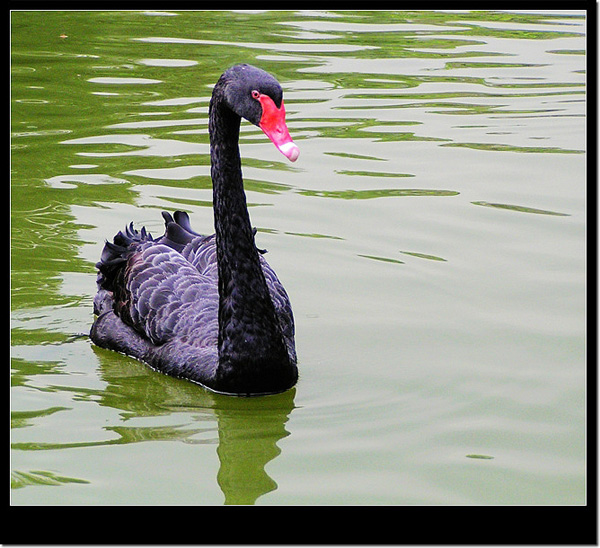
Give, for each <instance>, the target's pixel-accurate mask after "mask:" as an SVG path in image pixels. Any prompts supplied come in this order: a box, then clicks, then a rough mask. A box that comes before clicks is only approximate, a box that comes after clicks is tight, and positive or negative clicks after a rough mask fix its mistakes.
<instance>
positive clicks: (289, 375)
mask: <svg viewBox="0 0 600 548" xmlns="http://www.w3.org/2000/svg"><path fill="white" fill-rule="evenodd" d="M241 118H245V119H246V120H248V121H249V122H251V123H253V124H255V125H257V126H258V127H260V128H261V129H262V130H263V131H264V133H265V134H266V135H267V136H268V137H269V139H270V140H271V141H272V142H273V143H274V144H275V146H276V147H277V148H278V149H279V150H280V151H281V152H282V153H283V154H284V155H285V156H286V157H287V158H288V159H289V160H291V161H292V162H294V161H295V160H296V159H297V158H298V155H299V151H298V147H297V146H296V145H295V144H294V142H293V141H292V139H291V137H290V135H289V132H288V129H287V126H286V123H285V107H284V105H283V92H282V90H281V86H280V85H279V83H278V82H277V80H275V78H273V77H272V76H271V75H270V74H268V73H267V72H265V71H263V70H261V69H258V68H256V67H253V66H250V65H246V64H243V65H236V66H234V67H231V68H230V69H228V70H226V71H225V72H224V73H223V74H222V75H221V77H220V78H219V80H218V82H217V84H216V85H215V87H214V89H213V93H212V98H211V101H210V106H209V124H208V128H209V133H210V159H211V177H212V182H213V207H214V221H215V232H216V233H215V234H213V235H212V236H202V235H200V234H198V233H196V232H194V230H192V228H191V226H190V221H189V217H188V215H187V213H184V212H182V211H176V212H175V214H174V215H173V216H171V215H170V214H169V213H166V212H163V214H162V215H163V218H164V220H165V233H164V235H163V236H161V237H160V238H156V239H154V238H152V236H151V235H150V234H149V233H148V232H147V231H146V230H145V228H142V229H141V230H140V231H137V230H135V229H134V228H133V223H131V224H130V225H129V226H128V227H126V228H125V231H124V232H123V231H122V232H119V233H118V234H117V235H116V236H115V237H114V240H113V243H111V242H106V244H105V246H104V249H103V251H102V256H101V259H100V261H99V262H98V263H97V264H96V268H97V269H98V271H99V272H98V278H97V285H98V292H97V294H96V296H95V298H94V313H95V314H96V315H97V318H96V320H95V322H94V324H93V326H92V329H91V332H90V337H91V339H92V341H93V342H94V343H95V344H96V345H98V346H101V347H103V348H108V349H110V350H116V351H118V352H122V353H124V354H127V355H128V356H133V357H135V358H137V359H139V360H141V361H143V362H145V363H147V364H148V365H150V366H151V367H152V368H154V369H157V370H159V371H162V372H163V373H166V374H169V375H172V376H174V377H179V378H184V379H188V380H190V381H193V382H196V383H199V384H201V385H203V386H204V387H206V388H208V389H210V390H212V391H215V392H219V393H225V394H235V395H259V394H272V393H277V392H283V391H285V390H287V389H289V388H291V387H292V386H294V385H295V384H296V381H297V379H298V369H297V366H296V350H295V343H294V319H293V315H292V308H291V305H290V301H289V298H288V296H287V293H286V292H285V289H284V288H283V286H282V285H281V282H280V281H279V279H278V278H277V276H276V275H275V272H274V271H273V270H272V269H271V267H270V266H269V265H268V264H267V261H266V260H265V259H264V257H263V253H264V251H261V250H259V249H257V247H256V245H255V243H254V235H255V232H256V231H255V230H253V229H252V226H251V224H250V218H249V215H248V208H247V206H246V195H245V193H244V187H243V181H242V171H241V160H240V153H239V148H238V141H239V131H240V122H241Z"/></svg>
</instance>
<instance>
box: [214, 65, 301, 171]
mask: <svg viewBox="0 0 600 548" xmlns="http://www.w3.org/2000/svg"><path fill="white" fill-rule="evenodd" d="M223 78H224V79H225V81H226V82H227V84H226V86H225V98H226V100H227V104H228V105H229V107H230V108H231V110H233V111H234V112H235V113H236V114H238V115H239V116H241V117H242V118H245V119H246V120H248V121H249V122H250V123H252V124H254V125H255V126H258V127H259V128H260V129H262V130H263V131H264V133H265V135H266V136H267V137H268V138H269V139H270V140H271V141H272V142H273V144H274V145H275V146H276V147H277V148H278V149H279V151H280V152H281V153H282V154H283V155H284V156H285V157H286V158H288V159H289V160H290V161H292V162H295V161H296V160H297V159H298V156H299V155H300V150H299V149H298V147H297V146H296V144H295V143H294V141H292V138H291V137H290V132H289V131H288V128H287V125H286V123H285V106H284V104H283V91H282V90H281V86H280V85H279V82H278V81H277V80H275V78H273V76H271V75H270V74H269V73H268V72H265V71H264V70H261V69H259V68H256V67H253V66H252V65H235V66H234V67H231V68H230V69H229V70H227V71H226V72H225V73H224V74H223Z"/></svg>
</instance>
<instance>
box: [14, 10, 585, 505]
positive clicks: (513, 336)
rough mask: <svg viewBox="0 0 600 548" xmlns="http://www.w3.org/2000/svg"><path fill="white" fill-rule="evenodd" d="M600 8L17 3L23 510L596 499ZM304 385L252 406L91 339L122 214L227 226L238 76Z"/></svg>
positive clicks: (252, 188) (258, 212)
mask: <svg viewBox="0 0 600 548" xmlns="http://www.w3.org/2000/svg"><path fill="white" fill-rule="evenodd" d="M585 51H586V14H585V12H577V11H561V12H554V13H553V12H485V11H480V12H458V11H457V12H452V11H444V12H435V11H422V12H402V11H400V12H382V11H380V12H367V11H363V12H328V11H323V12H319V11H306V12H303V11H298V12H293V11H287V12H221V11H216V12H211V11H204V12H193V11H188V12H177V13H169V12H141V11H140V12H136V11H128V12H99V11H98V12H84V11H82V12H61V11H53V12H25V11H16V12H12V13H11V74H12V77H11V130H12V139H11V147H12V154H11V170H12V171H11V174H12V175H11V187H10V188H11V203H10V207H11V319H12V332H11V333H12V335H11V337H12V338H11V343H12V346H11V362H12V389H11V409H12V431H11V442H12V451H11V470H12V475H11V479H12V481H11V486H12V491H11V500H12V504H14V505H31V504H39V505H115V504H131V505H134V504H135V505H156V504H159V505H171V504H182V505H222V504H263V505H356V504H364V505H378V504H391V505H583V504H585V503H586V502H587V498H586V497H587V493H586V482H587V478H586V363H585V353H586V323H585V322H586V308H585V303H586V296H585V292H586V278H585V265H586V257H585V251H586V248H585V238H586V153H585V151H586V136H585V132H586V117H585V114H586V70H585V67H586V55H585ZM238 62H249V63H252V64H255V65H257V66H260V67H262V68H264V69H266V70H267V71H269V72H271V73H272V74H274V75H275V76H276V77H277V78H278V80H279V81H280V82H281V84H282V87H283V89H284V93H285V101H286V109H287V113H288V115H287V118H288V126H289V129H290V133H291V134H292V136H293V138H294V140H295V142H296V143H297V144H298V146H299V147H300V151H301V155H300V158H299V160H298V161H297V162H296V163H295V164H290V163H288V162H287V161H286V159H285V158H284V157H283V156H282V155H280V154H279V153H278V152H277V150H276V149H275V148H274V147H273V146H272V144H271V143H269V142H268V141H267V140H266V139H265V138H264V136H263V135H262V132H261V131H260V130H259V129H258V128H255V127H253V126H251V125H250V124H244V125H243V126H242V132H241V153H242V158H243V160H242V161H243V166H244V177H245V183H246V189H247V194H248V203H249V206H250V214H251V218H252V223H253V225H254V226H256V227H257V228H258V231H259V233H258V236H257V245H258V246H259V247H261V248H263V247H264V248H267V249H268V250H269V262H270V264H271V265H272V266H273V267H274V268H275V269H276V271H277V272H278V275H279V277H280V279H281V280H282V282H283V283H284V285H285V287H286V289H287V291H288V293H289V294H290V298H291V300H292V305H293V308H294V313H295V318H296V324H297V350H298V355H299V360H300V361H299V367H300V381H299V383H298V385H297V387H296V388H295V389H294V390H292V391H289V392H287V393H285V394H280V395H277V396H271V397H264V398H255V399H238V398H230V397H225V396H218V395H215V394H211V393H208V392H206V391H204V390H203V389H202V388H200V387H198V386H194V385H192V384H190V383H187V382H185V381H180V380H175V379H172V378H168V377H165V376H163V375H161V374H159V373H156V372H154V371H152V370H150V369H149V368H147V367H146V366H144V365H143V364H141V363H139V362H137V361H135V360H132V359H129V358H127V357H124V356H122V355H119V354H115V353H111V352H108V351H105V350H102V349H98V348H96V347H94V346H93V345H92V344H91V343H90V341H89V339H87V337H86V334H87V333H88V332H89V327H90V325H91V323H92V321H93V315H92V299H93V296H94V292H95V277H96V273H95V269H94V263H95V262H96V261H97V260H98V258H99V256H100V252H101V249H102V246H103V243H104V240H105V239H107V238H111V237H112V236H113V235H114V234H115V233H116V232H117V231H118V230H120V229H121V228H123V227H124V226H125V224H126V223H129V222H130V221H134V222H135V224H136V226H138V227H139V226H142V225H145V226H147V227H148V229H149V230H150V231H151V232H153V233H154V234H160V233H161V231H162V218H161V216H160V211H161V210H163V209H168V210H174V209H184V210H186V211H188V212H189V213H190V216H191V218H192V223H193V226H194V227H195V228H196V230H199V231H201V232H205V233H212V231H213V225H212V192H211V181H210V173H209V169H210V161H209V155H208V133H207V112H208V102H209V99H210V93H211V87H212V85H213V84H214V83H215V82H216V80H217V78H218V77H219V75H220V74H221V72H222V71H223V70H224V69H225V68H227V67H228V66H230V65H232V64H235V63H238Z"/></svg>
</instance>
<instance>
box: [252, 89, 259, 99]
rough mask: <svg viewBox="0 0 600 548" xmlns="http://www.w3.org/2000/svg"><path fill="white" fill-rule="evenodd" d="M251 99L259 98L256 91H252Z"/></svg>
mask: <svg viewBox="0 0 600 548" xmlns="http://www.w3.org/2000/svg"><path fill="white" fill-rule="evenodd" d="M252 97H253V98H254V99H258V98H259V97H260V93H258V91H256V90H255V89H253V90H252Z"/></svg>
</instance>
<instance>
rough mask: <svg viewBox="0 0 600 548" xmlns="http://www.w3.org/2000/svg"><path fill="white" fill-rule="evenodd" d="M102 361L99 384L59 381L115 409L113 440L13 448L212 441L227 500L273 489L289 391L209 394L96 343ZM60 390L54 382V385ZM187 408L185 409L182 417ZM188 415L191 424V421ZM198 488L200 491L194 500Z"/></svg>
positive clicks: (249, 498)
mask: <svg viewBox="0 0 600 548" xmlns="http://www.w3.org/2000/svg"><path fill="white" fill-rule="evenodd" d="M94 352H95V354H96V356H97V358H98V359H99V360H100V373H101V377H102V379H103V380H104V381H105V382H107V383H108V386H107V387H106V388H104V389H103V390H91V389H85V388H74V387H64V390H65V391H69V392H77V393H78V394H79V396H78V397H79V399H81V400H89V401H95V402H97V403H98V404H99V405H102V406H106V407H111V408H114V409H118V410H119V411H120V415H121V417H122V422H121V423H120V424H119V425H118V426H107V427H105V429H106V430H110V431H112V432H114V433H115V434H117V435H118V438H114V439H110V440H102V441H91V442H90V441H87V442H71V443H17V444H13V448H14V449H21V450H29V451H32V450H44V449H54V450H56V449H68V448H75V447H93V446H104V445H121V444H128V443H137V442H149V441H182V442H184V443H189V444H210V445H214V444H216V445H217V454H218V457H219V461H220V468H219V472H218V474H217V478H216V480H217V482H218V485H219V487H220V488H221V491H222V492H223V495H224V497H225V504H254V502H255V501H256V500H257V499H258V497H260V496H261V495H264V494H265V493H268V492H270V491H273V490H275V489H277V484H276V482H275V481H274V480H273V479H272V478H270V477H269V475H268V474H267V473H266V472H265V465H266V464H267V463H268V462H269V461H271V460H272V459H274V458H275V457H276V456H277V455H279V453H280V452H281V450H280V449H279V447H278V446H277V442H278V441H279V440H280V439H282V438H284V437H286V436H288V435H289V432H287V431H286V430H285V428H284V424H285V422H286V421H287V419H288V416H289V414H290V412H291V410H292V409H293V406H294V395H295V390H294V389H292V390H289V391H287V392H285V393H283V394H276V395H273V396H265V397H255V398H238V397H232V396H223V395H219V394H214V393H211V392H208V391H207V390H205V389H203V388H202V387H199V386H197V385H194V384H192V383H190V382H188V381H179V380H177V379H173V378H171V377H167V376H165V375H163V374H161V373H158V372H154V371H152V370H151V369H150V368H148V367H147V366H145V365H144V364H141V363H139V362H136V361H134V360H131V359H129V358H121V357H117V356H116V355H115V354H114V353H109V352H108V351H105V350H100V349H97V348H95V347H94ZM57 388H58V387H57ZM179 413H181V414H182V419H183V420H182V423H181V424H176V425H166V426H165V425H162V426H134V425H131V426H128V425H127V421H129V420H132V419H136V418H140V417H152V416H159V415H170V416H175V417H176V416H177V414H179ZM184 414H185V415H184ZM190 414H191V416H192V420H193V422H190V418H189V417H190ZM200 497H201V493H199V498H200Z"/></svg>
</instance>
